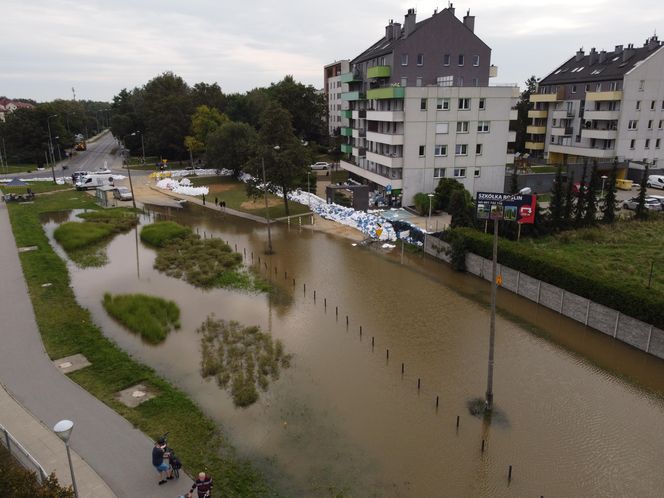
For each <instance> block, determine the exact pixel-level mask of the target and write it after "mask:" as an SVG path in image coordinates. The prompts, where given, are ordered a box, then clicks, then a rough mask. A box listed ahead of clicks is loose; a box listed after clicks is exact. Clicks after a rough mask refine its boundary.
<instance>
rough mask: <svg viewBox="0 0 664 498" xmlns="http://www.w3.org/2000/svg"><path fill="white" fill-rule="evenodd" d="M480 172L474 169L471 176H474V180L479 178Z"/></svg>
mask: <svg viewBox="0 0 664 498" xmlns="http://www.w3.org/2000/svg"><path fill="white" fill-rule="evenodd" d="M481 171H482V170H480V169H476V170H475V173H474V175H473V176H475V178H479V177H480V174H481Z"/></svg>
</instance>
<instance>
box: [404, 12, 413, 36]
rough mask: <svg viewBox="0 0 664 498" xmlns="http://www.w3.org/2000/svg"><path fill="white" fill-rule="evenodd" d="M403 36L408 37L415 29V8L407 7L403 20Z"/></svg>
mask: <svg viewBox="0 0 664 498" xmlns="http://www.w3.org/2000/svg"><path fill="white" fill-rule="evenodd" d="M403 30H404V33H403V37H404V38H408V36H410V34H411V33H412V32H413V31H415V9H408V14H406V17H405V18H404V21H403Z"/></svg>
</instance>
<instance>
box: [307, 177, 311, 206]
mask: <svg viewBox="0 0 664 498" xmlns="http://www.w3.org/2000/svg"><path fill="white" fill-rule="evenodd" d="M310 177H311V171H307V205H308V206H309V208H311V189H310V188H309V178H310Z"/></svg>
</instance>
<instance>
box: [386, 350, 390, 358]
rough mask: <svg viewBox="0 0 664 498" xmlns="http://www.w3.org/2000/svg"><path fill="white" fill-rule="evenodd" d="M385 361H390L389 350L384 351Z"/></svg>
mask: <svg viewBox="0 0 664 498" xmlns="http://www.w3.org/2000/svg"><path fill="white" fill-rule="evenodd" d="M386 359H388V360H389V359H390V350H389V349H387V350H386Z"/></svg>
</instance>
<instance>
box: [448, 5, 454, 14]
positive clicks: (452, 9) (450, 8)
mask: <svg viewBox="0 0 664 498" xmlns="http://www.w3.org/2000/svg"><path fill="white" fill-rule="evenodd" d="M447 10H449V11H450V13H451V14H452V15H454V4H453V3H452V2H449V3H448V4H447Z"/></svg>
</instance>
